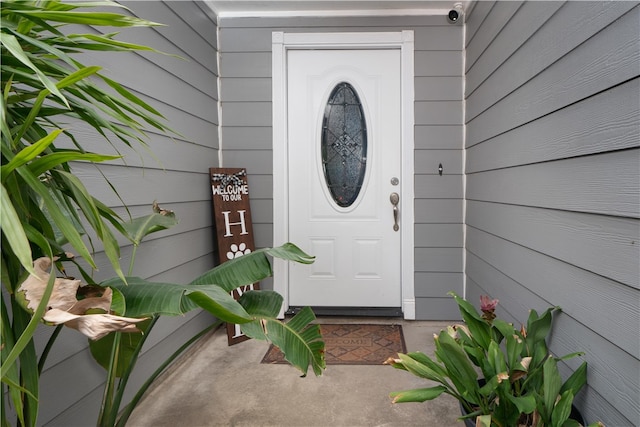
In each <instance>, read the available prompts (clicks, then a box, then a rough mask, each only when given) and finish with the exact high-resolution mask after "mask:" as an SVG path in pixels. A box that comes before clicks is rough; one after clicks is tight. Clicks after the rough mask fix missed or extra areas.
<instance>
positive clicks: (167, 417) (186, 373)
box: [127, 317, 464, 427]
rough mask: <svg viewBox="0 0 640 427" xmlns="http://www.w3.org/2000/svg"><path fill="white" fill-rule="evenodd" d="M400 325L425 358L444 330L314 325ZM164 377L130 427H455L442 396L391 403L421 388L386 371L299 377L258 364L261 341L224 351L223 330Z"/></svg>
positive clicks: (334, 370)
mask: <svg viewBox="0 0 640 427" xmlns="http://www.w3.org/2000/svg"><path fill="white" fill-rule="evenodd" d="M341 322H353V323H376V322H379V323H387V324H388V323H399V324H401V325H402V327H403V331H404V337H405V342H406V344H407V350H408V351H416V350H419V351H423V352H425V353H428V354H432V351H433V334H434V333H437V332H439V331H440V330H441V329H442V328H444V327H445V326H446V325H447V323H444V322H427V321H404V320H401V319H397V318H393V319H382V318H349V319H344V318H336V317H325V318H320V319H318V323H341ZM197 346H198V347H197V348H196V349H194V350H192V351H190V353H189V354H188V355H187V357H183V359H181V361H179V362H178V366H174V367H173V368H172V369H171V371H170V372H168V373H166V374H165V375H164V376H163V377H162V378H160V380H159V382H158V383H157V384H156V385H155V387H154V388H153V390H151V391H150V392H149V393H148V395H147V396H146V398H145V399H144V400H143V401H142V402H141V403H140V404H139V406H138V408H137V409H136V411H135V412H134V413H133V414H132V416H131V418H130V420H129V423H128V424H127V426H129V427H146V426H148V427H152V426H153V427H162V426H171V427H178V426H180V427H183V426H184V427H204V426H278V427H279V426H282V427H284V426H288V427H289V426H290V427H298V426H299V427H315V426H318V427H323V426H333V427H342V426H344V427H347V426H349V427H357V426H363V427H369V426H398V427H399V426H427V427H431V426H434V427H454V426H455V427H462V426H463V425H464V424H463V423H462V422H458V421H456V419H457V417H458V416H459V415H460V410H459V408H458V403H457V401H456V400H455V399H453V398H451V397H450V396H441V397H439V398H438V399H436V400H433V401H430V402H425V403H402V404H392V403H391V399H390V398H389V392H391V391H398V390H405V389H411V388H418V387H425V386H427V382H426V380H422V379H419V378H416V377H415V376H413V375H411V374H409V373H407V372H404V371H400V370H397V369H394V368H392V367H390V366H386V365H380V366H362V365H329V366H327V369H326V371H325V373H324V374H323V375H322V376H321V377H315V376H313V371H311V370H310V373H309V375H308V376H307V377H306V378H301V377H300V376H299V371H298V370H296V369H295V368H293V367H291V366H289V365H266V364H261V363H260V361H261V360H262V357H263V356H264V354H265V353H266V351H267V349H268V344H267V343H265V342H263V341H253V340H252V341H246V342H244V343H240V344H237V345H235V346H231V347H228V346H227V342H226V333H225V330H224V328H221V329H219V330H218V331H216V332H215V333H214V334H211V335H209V336H208V337H205V338H204V339H203V340H202V341H201V342H200V343H199V344H197Z"/></svg>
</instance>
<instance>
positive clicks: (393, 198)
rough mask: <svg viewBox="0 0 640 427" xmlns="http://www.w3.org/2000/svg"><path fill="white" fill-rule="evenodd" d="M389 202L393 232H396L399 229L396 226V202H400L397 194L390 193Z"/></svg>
mask: <svg viewBox="0 0 640 427" xmlns="http://www.w3.org/2000/svg"><path fill="white" fill-rule="evenodd" d="M389 200H390V201H391V204H392V205H393V231H398V230H399V229H400V227H399V226H398V202H399V201H400V196H399V195H398V193H391V195H390V196H389Z"/></svg>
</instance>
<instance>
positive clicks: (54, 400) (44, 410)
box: [38, 347, 105, 425]
mask: <svg viewBox="0 0 640 427" xmlns="http://www.w3.org/2000/svg"><path fill="white" fill-rule="evenodd" d="M72 372H81V373H82V375H72V377H73V381H69V378H70V375H71V374H70V373H72ZM104 381H105V371H104V368H102V367H101V366H100V365H98V364H97V363H96V362H95V361H94V360H93V358H92V357H91V354H90V353H89V348H88V347H86V348H85V349H84V350H83V351H81V352H79V353H76V354H74V355H73V356H71V357H70V358H68V359H66V360H65V361H64V362H63V363H59V364H57V365H55V366H53V367H51V368H50V369H48V370H46V371H44V372H43V373H42V375H41V376H40V391H41V393H40V394H41V398H40V400H39V413H38V423H39V424H46V423H48V422H49V421H51V419H52V418H54V417H55V416H56V415H58V414H59V413H61V412H63V411H64V410H65V409H67V408H69V407H70V406H72V405H73V404H74V403H75V402H77V401H79V400H81V399H82V398H83V397H84V396H85V395H86V394H88V393H90V392H91V391H92V390H94V389H95V388H96V387H99V386H101V384H103V383H104ZM61 384H64V392H61V391H60V388H61ZM98 402H99V401H98ZM89 419H90V420H97V413H96V414H91V416H90V417H89ZM70 425H74V424H70ZM75 425H78V421H76V422H75Z"/></svg>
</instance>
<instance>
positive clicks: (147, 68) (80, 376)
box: [36, 1, 219, 426]
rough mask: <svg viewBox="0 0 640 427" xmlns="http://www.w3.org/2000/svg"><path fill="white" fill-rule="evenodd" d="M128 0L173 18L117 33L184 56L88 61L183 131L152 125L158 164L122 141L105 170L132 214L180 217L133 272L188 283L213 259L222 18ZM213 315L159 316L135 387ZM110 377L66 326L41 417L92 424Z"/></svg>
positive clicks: (89, 173)
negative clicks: (167, 132) (119, 157)
mask: <svg viewBox="0 0 640 427" xmlns="http://www.w3.org/2000/svg"><path fill="white" fill-rule="evenodd" d="M123 3H124V4H125V5H126V6H128V7H130V8H131V10H132V13H133V14H135V15H136V16H139V17H141V18H144V19H149V20H152V21H156V22H161V23H164V24H167V26H166V27H157V28H153V29H127V30H124V31H122V34H121V35H120V36H119V37H118V38H119V39H120V40H127V41H132V42H134V43H139V44H145V45H149V46H152V47H154V48H156V49H159V50H161V51H164V52H167V53H171V54H176V55H179V56H181V57H182V58H183V59H182V60H181V59H177V58H175V57H172V56H166V55H160V54H151V53H140V54H130V55H128V54H126V55H123V54H100V55H95V56H93V57H91V58H87V59H86V62H87V63H93V64H96V65H102V66H104V68H105V72H106V74H107V75H108V76H110V77H111V78H113V79H115V80H117V81H119V82H122V83H123V84H124V85H125V86H126V87H128V88H129V89H131V90H133V91H134V92H135V93H137V94H138V95H140V96H141V97H142V98H143V99H144V100H145V101H147V102H148V103H150V104H151V105H153V106H154V107H155V108H157V109H158V110H159V111H160V112H161V113H162V114H164V115H165V117H166V118H167V120H168V123H169V125H170V126H171V127H172V128H174V129H175V130H176V131H178V132H179V133H180V134H181V135H182V136H178V137H174V138H173V139H171V138H169V137H167V136H164V135H160V134H157V133H154V132H151V134H150V138H149V146H150V149H151V151H152V152H153V153H154V154H155V156H156V157H157V159H158V160H159V161H160V162H161V164H160V163H159V162H158V161H157V160H154V158H153V157H152V156H151V155H149V154H147V153H145V152H144V150H141V151H140V154H136V153H133V152H128V151H126V150H125V151H124V153H125V154H126V163H127V165H128V166H129V167H124V165H123V164H122V163H116V162H114V163H113V164H110V165H107V166H104V167H102V171H103V173H104V174H105V175H106V176H107V177H108V178H109V179H110V180H111V182H112V183H113V184H114V185H115V187H116V188H117V190H118V191H119V194H120V196H121V197H122V199H123V200H124V202H125V203H126V204H127V205H129V207H130V209H131V212H132V214H133V215H134V216H140V215H144V214H148V213H150V212H151V204H152V202H153V201H154V199H157V200H158V202H159V203H160V204H161V206H162V207H164V208H167V209H172V210H174V211H175V212H176V214H177V216H178V218H179V219H180V224H179V225H178V226H176V227H175V228H173V229H171V230H170V231H165V232H161V233H157V234H154V235H151V236H150V237H149V238H148V240H147V241H146V242H145V243H143V245H142V247H141V249H140V250H139V251H138V255H137V263H136V268H135V270H134V274H135V275H138V276H141V277H145V278H149V279H150V280H154V281H165V282H178V283H180V282H181V283H184V282H188V281H189V280H191V279H192V278H194V277H196V276H197V275H198V274H200V273H202V272H204V271H206V270H207V269H209V268H211V267H213V265H214V254H213V251H214V248H213V231H212V228H211V223H212V219H211V218H212V216H211V196H210V190H208V188H209V187H208V183H209V180H208V168H209V167H214V166H217V165H218V150H219V144H218V137H217V135H218V110H217V98H218V94H217V74H218V72H217V56H216V50H217V46H216V24H215V17H213V16H212V13H211V11H208V9H207V8H206V7H205V6H204V5H203V4H202V3H196V2H191V1H179V2H178V1H167V2H156V1H154V2H139V1H132V2H123ZM86 30H87V29H86V28H85V29H83V31H86ZM82 132H84V131H82ZM83 136H84V141H83V144H84V143H86V144H87V146H90V147H91V148H92V149H94V150H96V151H98V152H105V151H109V149H108V145H107V144H105V143H104V141H103V140H102V139H100V138H99V137H97V136H95V135H92V134H91V133H90V132H89V131H88V130H87V131H86V134H84V135H83ZM74 172H75V173H76V174H77V175H78V176H79V177H80V178H82V179H83V180H84V182H85V183H87V185H88V187H89V188H90V191H92V192H93V193H94V194H95V195H97V196H98V197H99V198H101V199H102V200H104V201H105V202H106V203H107V205H109V206H111V207H113V208H115V209H116V210H117V211H119V212H121V213H123V214H124V211H123V210H122V209H121V208H120V207H119V206H120V205H121V202H120V201H119V200H118V199H117V198H116V197H115V195H114V194H113V193H112V192H111V191H110V190H109V189H108V188H107V186H106V185H105V184H104V182H103V180H102V177H101V176H100V175H99V174H97V173H96V171H95V170H94V169H93V168H91V167H86V166H83V165H76V167H75V168H74ZM122 243H125V242H124V241H122ZM130 254H131V247H130V246H127V247H125V248H124V249H123V253H122V259H123V262H122V264H123V268H125V269H126V268H127V265H128V260H129V256H130ZM97 261H98V263H99V265H100V266H101V267H102V268H101V271H100V272H99V273H98V279H102V278H106V277H111V276H113V274H112V273H110V270H109V263H108V261H107V260H106V259H105V257H104V256H103V255H102V254H101V253H98V255H97ZM211 320H212V319H211V317H210V316H209V315H208V314H207V313H202V312H195V313H193V314H190V315H188V316H186V317H180V318H164V319H163V320H161V321H160V322H159V323H158V324H157V326H156V328H155V329H154V331H153V332H152V334H151V335H150V337H149V341H148V343H147V347H146V349H145V351H144V355H143V356H142V357H141V359H140V363H139V364H138V365H137V367H136V374H135V378H134V379H133V384H132V385H133V386H134V391H135V386H136V385H139V384H140V383H141V382H142V380H143V379H145V378H146V375H147V374H149V373H151V372H152V371H153V370H154V369H155V368H156V367H157V366H158V364H159V363H160V362H161V361H163V360H164V358H166V356H168V355H169V354H171V353H172V352H173V351H174V350H175V349H176V348H177V347H178V346H179V345H181V344H182V343H183V342H184V341H186V340H187V339H188V338H189V337H190V336H192V335H193V334H195V333H196V332H198V331H200V330H201V329H203V328H204V327H205V326H207V325H208V324H210V323H211ZM50 333H51V328H47V327H41V328H40V329H39V331H38V335H37V337H36V341H37V343H38V346H39V347H42V346H43V345H44V341H45V339H46V338H47V336H48V335H49V334H50ZM104 380H105V372H104V370H103V369H102V368H100V367H98V366H97V364H96V363H95V362H94V361H93V359H92V358H91V356H90V354H89V351H88V348H87V341H86V339H85V338H84V337H83V336H82V335H80V334H79V333H77V332H75V331H72V330H68V329H66V328H65V330H63V333H62V334H61V336H60V337H59V339H58V341H57V343H56V345H55V347H54V350H53V354H51V355H50V357H49V359H48V363H47V366H46V368H45V372H44V373H43V375H42V383H41V390H40V392H41V406H40V410H41V413H40V417H39V424H41V425H51V426H86V425H95V421H96V419H97V418H96V417H97V411H98V408H99V405H100V400H101V393H102V387H103V385H104Z"/></svg>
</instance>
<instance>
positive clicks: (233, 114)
mask: <svg viewBox="0 0 640 427" xmlns="http://www.w3.org/2000/svg"><path fill="white" fill-rule="evenodd" d="M271 114H272V108H271V102H255V101H252V102H223V103H222V118H221V120H222V123H223V126H271V124H272V120H271V117H272V115H271Z"/></svg>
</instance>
